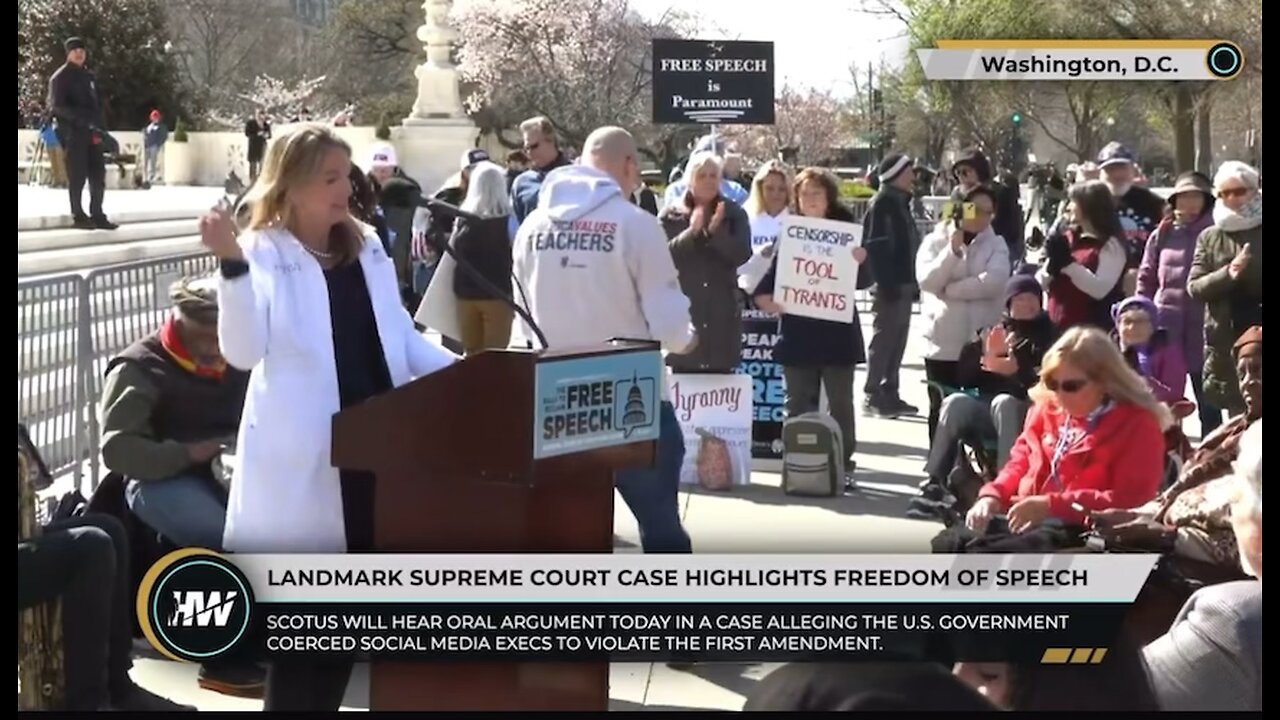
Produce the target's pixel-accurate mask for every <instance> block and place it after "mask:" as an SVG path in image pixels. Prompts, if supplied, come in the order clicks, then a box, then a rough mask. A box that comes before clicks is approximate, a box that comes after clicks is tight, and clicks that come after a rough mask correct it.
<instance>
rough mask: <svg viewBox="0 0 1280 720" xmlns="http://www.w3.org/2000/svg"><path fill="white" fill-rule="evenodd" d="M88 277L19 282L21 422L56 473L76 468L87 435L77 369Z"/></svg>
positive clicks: (78, 474) (77, 476)
mask: <svg viewBox="0 0 1280 720" xmlns="http://www.w3.org/2000/svg"><path fill="white" fill-rule="evenodd" d="M83 283H84V278H82V277H81V276H79V275H59V276H55V277H49V278H43V279H40V280H33V281H27V282H23V281H19V282H18V422H20V423H24V424H26V425H27V428H28V430H29V431H30V433H31V441H32V442H33V443H35V445H36V447H37V449H38V450H39V452H40V456H41V457H42V458H43V459H44V461H45V463H46V464H47V465H48V466H49V470H50V471H51V472H53V473H55V474H61V473H64V472H66V471H67V470H69V469H74V472H75V479H76V484H77V486H78V485H79V484H80V478H81V474H82V468H81V460H82V459H83V457H84V448H85V443H86V441H87V438H86V436H85V433H84V417H83V408H84V404H83V397H84V396H83V394H82V389H83V388H82V387H81V383H80V374H79V367H80V364H79V358H80V323H81V315H82V314H83V311H84V307H83V305H82V302H81V300H82V296H83V288H84V285H83Z"/></svg>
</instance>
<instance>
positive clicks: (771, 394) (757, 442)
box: [738, 310, 787, 460]
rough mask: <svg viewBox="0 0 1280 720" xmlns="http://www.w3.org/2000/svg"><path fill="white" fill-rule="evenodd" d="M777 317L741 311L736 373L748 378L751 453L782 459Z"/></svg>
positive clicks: (783, 402) (783, 403) (783, 417)
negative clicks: (775, 354)
mask: <svg viewBox="0 0 1280 720" xmlns="http://www.w3.org/2000/svg"><path fill="white" fill-rule="evenodd" d="M778 337H779V335H778V318H777V316H776V315H770V314H768V313H765V312H761V311H759V310H744V311H743V313H742V364H741V365H739V366H738V373H739V374H741V375H745V376H747V377H749V378H751V456H752V457H756V458H767V459H773V460H777V459H781V458H782V421H783V420H786V418H787V409H786V400H787V393H786V387H785V386H784V385H783V382H782V366H781V365H779V364H778V363H776V362H774V361H773V346H774V345H776V344H777V343H778Z"/></svg>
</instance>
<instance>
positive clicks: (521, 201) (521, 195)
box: [511, 153, 572, 235]
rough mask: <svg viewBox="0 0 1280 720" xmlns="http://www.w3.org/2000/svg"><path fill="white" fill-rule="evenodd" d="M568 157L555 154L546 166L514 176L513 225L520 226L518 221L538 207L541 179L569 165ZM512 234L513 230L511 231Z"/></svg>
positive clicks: (512, 193)
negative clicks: (553, 158)
mask: <svg viewBox="0 0 1280 720" xmlns="http://www.w3.org/2000/svg"><path fill="white" fill-rule="evenodd" d="M570 164H572V163H570V162H569V158H566V157H565V156H564V153H560V154H559V155H556V159H555V160H554V161H553V162H552V163H551V164H550V165H548V166H547V167H544V168H536V169H530V170H525V171H524V172H522V173H520V175H518V176H517V177H516V180H515V182H513V183H511V218H512V225H513V227H517V228H518V227H520V223H522V222H524V219H525V218H526V217H528V216H529V213H531V212H533V211H534V210H536V209H537V208H538V192H539V191H541V190H542V179H543V178H545V177H546V176H547V173H549V172H551V171H552V170H555V169H556V168H559V167H564V166H565V165H570ZM512 234H513V235H514V231H513V232H512Z"/></svg>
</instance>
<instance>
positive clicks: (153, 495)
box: [124, 475, 227, 550]
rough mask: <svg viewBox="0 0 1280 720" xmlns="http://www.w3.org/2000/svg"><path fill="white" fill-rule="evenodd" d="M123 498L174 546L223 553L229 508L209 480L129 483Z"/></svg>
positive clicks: (182, 477) (193, 478)
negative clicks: (224, 527)
mask: <svg viewBox="0 0 1280 720" xmlns="http://www.w3.org/2000/svg"><path fill="white" fill-rule="evenodd" d="M124 496H125V499H126V500H127V501H128V503H129V510H130V511H131V512H133V514H134V515H135V516H137V518H138V519H139V520H141V521H142V522H143V523H144V524H146V526H147V527H149V528H151V529H152V530H155V531H156V532H158V533H160V534H161V535H163V536H164V537H165V539H166V540H168V541H169V542H171V543H173V544H174V545H178V546H180V547H198V548H205V549H208V550H221V549H222V527H223V525H224V524H225V523H226V520H227V506H226V504H225V503H224V502H223V500H222V498H221V497H220V496H219V494H218V491H217V489H216V488H214V486H213V484H212V482H211V481H210V480H206V479H204V478H201V477H198V476H195V475H178V476H177V477H171V478H165V479H164V480H130V481H129V485H128V487H126V488H125V491H124Z"/></svg>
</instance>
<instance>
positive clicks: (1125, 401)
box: [965, 327, 1173, 533]
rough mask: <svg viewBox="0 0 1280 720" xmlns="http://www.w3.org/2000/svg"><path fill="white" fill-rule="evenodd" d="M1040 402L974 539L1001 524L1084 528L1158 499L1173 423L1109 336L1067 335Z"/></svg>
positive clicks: (975, 521)
mask: <svg viewBox="0 0 1280 720" xmlns="http://www.w3.org/2000/svg"><path fill="white" fill-rule="evenodd" d="M1031 398H1032V400H1033V401H1034V402H1035V404H1034V405H1033V406H1032V408H1031V411H1030V413H1029V414H1028V416H1027V422H1026V426H1025V427H1024V429H1023V431H1022V435H1021V436H1019V438H1018V441H1017V442H1016V443H1015V444H1014V446H1013V451H1012V452H1011V453H1010V455H1009V462H1008V463H1007V464H1006V465H1005V466H1004V469H1002V470H1001V471H1000V475H999V476H998V477H997V478H996V479H995V480H993V481H992V482H989V483H987V484H986V485H984V486H983V487H982V490H980V491H979V493H978V500H977V502H975V503H974V505H973V507H972V508H970V510H969V514H968V516H967V517H966V518H965V524H966V525H968V526H969V528H970V529H971V530H973V531H974V532H979V533H981V532H985V531H986V529H987V525H988V523H989V522H990V521H991V518H992V517H994V516H996V515H999V514H1005V515H1007V516H1008V521H1009V530H1010V531H1011V532H1013V533H1023V532H1027V531H1029V530H1033V529H1035V528H1037V527H1039V526H1040V525H1041V524H1042V523H1044V522H1045V521H1046V520H1048V519H1050V518H1056V519H1057V520H1059V521H1061V522H1062V523H1064V524H1066V525H1084V524H1085V522H1086V520H1087V516H1088V515H1089V514H1090V513H1092V512H1095V511H1098V510H1106V509H1109V508H1126V507H1134V506H1136V505H1139V504H1142V503H1144V502H1146V501H1148V500H1150V499H1151V498H1153V497H1155V496H1156V493H1157V492H1158V491H1159V489H1160V480H1161V476H1162V473H1163V470H1164V454H1165V441H1164V428H1166V427H1168V426H1170V425H1171V424H1172V422H1173V421H1172V418H1171V417H1170V415H1169V411H1168V409H1166V408H1165V407H1164V406H1163V405H1161V404H1160V403H1159V402H1158V401H1157V400H1156V399H1155V397H1154V396H1153V395H1152V394H1151V390H1150V389H1148V387H1147V384H1146V382H1145V381H1144V380H1143V379H1142V378H1141V377H1140V376H1139V375H1138V374H1137V373H1135V372H1134V371H1133V370H1132V369H1130V368H1129V366H1128V364H1127V363H1126V362H1125V360H1124V356H1122V355H1121V354H1120V351H1119V350H1118V349H1117V348H1116V346H1115V345H1114V344H1113V343H1112V342H1111V341H1110V339H1109V338H1108V337H1107V336H1106V335H1105V334H1104V333H1102V332H1101V331H1099V330H1096V329H1093V328H1087V327H1076V328H1072V329H1071V330H1069V331H1067V333H1066V334H1064V335H1063V336H1062V337H1061V338H1060V339H1059V340H1058V342H1056V343H1054V345H1053V347H1051V348H1050V349H1049V352H1047V353H1045V357H1044V363H1043V364H1042V365H1041V370H1040V384H1039V385H1037V386H1036V387H1035V388H1032V390H1031Z"/></svg>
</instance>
